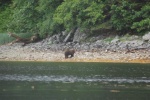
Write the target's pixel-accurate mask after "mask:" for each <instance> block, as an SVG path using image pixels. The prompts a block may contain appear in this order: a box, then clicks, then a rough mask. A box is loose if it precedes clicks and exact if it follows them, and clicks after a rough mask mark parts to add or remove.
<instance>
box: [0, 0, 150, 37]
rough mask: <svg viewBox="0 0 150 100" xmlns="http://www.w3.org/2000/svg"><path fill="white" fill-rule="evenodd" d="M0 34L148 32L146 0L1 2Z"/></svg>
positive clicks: (17, 0) (149, 28)
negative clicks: (98, 31) (109, 31)
mask: <svg viewBox="0 0 150 100" xmlns="http://www.w3.org/2000/svg"><path fill="white" fill-rule="evenodd" d="M0 12H1V13H0V32H1V33H2V32H7V31H11V32H16V33H39V34H41V35H45V34H49V35H52V34H59V33H60V32H61V31H64V30H68V31H70V30H71V29H73V28H75V27H80V28H81V29H82V30H84V29H89V30H98V29H109V30H115V31H119V32H121V33H122V34H123V33H137V34H139V33H141V32H145V31H149V30H150V18H149V16H150V2H149V0H0Z"/></svg>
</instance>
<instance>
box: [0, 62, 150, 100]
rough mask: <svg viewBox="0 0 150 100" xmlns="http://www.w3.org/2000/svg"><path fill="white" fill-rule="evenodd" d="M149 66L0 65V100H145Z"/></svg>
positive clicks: (149, 90)
mask: <svg viewBox="0 0 150 100" xmlns="http://www.w3.org/2000/svg"><path fill="white" fill-rule="evenodd" d="M149 65H150V64H123V63H122V64H121V63H59V62H57V63H52V62H36V63H35V62H0V98H1V99H2V100H149V99H150V96H149V94H150V67H149Z"/></svg>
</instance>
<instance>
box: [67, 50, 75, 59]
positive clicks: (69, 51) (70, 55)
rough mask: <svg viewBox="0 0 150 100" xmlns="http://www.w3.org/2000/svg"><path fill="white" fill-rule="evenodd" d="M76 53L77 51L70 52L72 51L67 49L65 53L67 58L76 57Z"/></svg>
mask: <svg viewBox="0 0 150 100" xmlns="http://www.w3.org/2000/svg"><path fill="white" fill-rule="evenodd" d="M74 53H75V50H74V49H73V50H70V49H67V50H66V51H65V53H64V54H65V58H71V57H74Z"/></svg>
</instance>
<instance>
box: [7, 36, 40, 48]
mask: <svg viewBox="0 0 150 100" xmlns="http://www.w3.org/2000/svg"><path fill="white" fill-rule="evenodd" d="M8 34H9V36H11V37H14V38H16V40H14V41H12V42H11V43H10V45H12V44H14V43H16V42H22V43H24V44H23V45H22V46H25V45H26V44H29V43H33V42H37V41H39V40H40V36H39V34H35V35H33V36H31V37H30V38H22V37H20V36H18V35H16V34H13V33H8Z"/></svg>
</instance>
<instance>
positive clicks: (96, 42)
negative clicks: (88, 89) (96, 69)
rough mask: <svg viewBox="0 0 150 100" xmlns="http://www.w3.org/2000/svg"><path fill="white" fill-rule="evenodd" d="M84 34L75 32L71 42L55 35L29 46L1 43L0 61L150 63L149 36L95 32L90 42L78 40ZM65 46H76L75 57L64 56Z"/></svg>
mask: <svg viewBox="0 0 150 100" xmlns="http://www.w3.org/2000/svg"><path fill="white" fill-rule="evenodd" d="M148 34H149V36H150V33H148ZM75 35H76V34H75ZM146 35H147V34H146ZM82 36H83V37H82ZM82 36H74V39H73V41H72V42H61V39H60V38H61V37H60V36H58V35H54V36H51V37H48V38H46V39H44V40H42V41H40V42H37V43H30V44H27V45H26V46H22V43H15V44H12V45H8V44H6V45H1V46H0V61H55V62H124V63H127V62H134V63H150V40H149V39H150V38H148V36H145V38H144V36H143V37H139V36H126V37H119V36H115V37H111V38H110V37H109V38H102V36H101V35H100V36H95V37H94V36H93V37H92V38H90V39H89V41H88V42H87V41H86V42H79V41H81V39H85V37H86V36H85V35H82ZM79 38H80V39H79ZM66 48H74V49H75V50H76V53H75V56H74V57H73V58H69V59H65V57H64V51H65V49H66Z"/></svg>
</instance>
